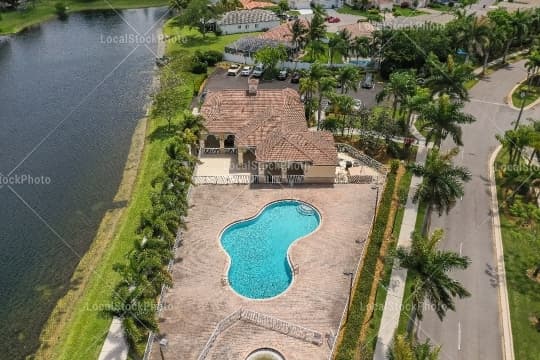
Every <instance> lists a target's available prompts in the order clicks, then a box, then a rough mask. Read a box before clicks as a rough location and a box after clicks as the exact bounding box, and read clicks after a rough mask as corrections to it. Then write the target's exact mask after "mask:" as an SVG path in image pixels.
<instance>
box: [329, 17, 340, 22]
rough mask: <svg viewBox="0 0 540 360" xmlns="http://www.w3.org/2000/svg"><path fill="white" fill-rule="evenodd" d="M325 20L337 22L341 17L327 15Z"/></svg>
mask: <svg viewBox="0 0 540 360" xmlns="http://www.w3.org/2000/svg"><path fill="white" fill-rule="evenodd" d="M326 21H327V22H329V23H338V22H340V21H341V19H340V18H338V17H337V16H327V17H326Z"/></svg>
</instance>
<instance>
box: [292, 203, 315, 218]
mask: <svg viewBox="0 0 540 360" xmlns="http://www.w3.org/2000/svg"><path fill="white" fill-rule="evenodd" d="M296 210H297V211H298V212H299V213H300V214H302V215H306V216H311V215H313V214H315V209H313V208H312V207H311V206H309V205H306V204H300V205H298V206H297V207H296Z"/></svg>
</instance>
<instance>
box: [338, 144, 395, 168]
mask: <svg viewBox="0 0 540 360" xmlns="http://www.w3.org/2000/svg"><path fill="white" fill-rule="evenodd" d="M336 149H337V151H338V152H343V153H347V154H349V155H350V156H351V157H353V158H355V159H356V160H358V161H360V162H362V163H364V164H365V165H367V166H369V167H371V168H374V169H375V170H377V171H378V172H380V173H381V174H383V175H385V176H386V174H387V173H388V169H387V168H386V166H384V165H383V164H381V163H380V162H378V161H377V160H375V159H373V158H371V157H369V156H367V155H366V154H364V153H363V152H361V151H360V150H357V149H355V148H353V147H352V146H351V145H349V144H343V143H336Z"/></svg>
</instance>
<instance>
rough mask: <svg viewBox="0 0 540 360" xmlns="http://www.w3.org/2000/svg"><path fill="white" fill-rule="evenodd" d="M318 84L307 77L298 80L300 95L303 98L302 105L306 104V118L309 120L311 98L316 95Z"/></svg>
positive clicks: (311, 106)
mask: <svg viewBox="0 0 540 360" xmlns="http://www.w3.org/2000/svg"><path fill="white" fill-rule="evenodd" d="M317 88H318V82H317V80H316V79H313V78H311V77H308V76H304V77H302V78H300V87H299V90H300V94H301V95H303V96H304V103H305V104H306V118H307V119H310V118H311V115H312V113H313V105H314V104H313V96H314V94H316V93H317Z"/></svg>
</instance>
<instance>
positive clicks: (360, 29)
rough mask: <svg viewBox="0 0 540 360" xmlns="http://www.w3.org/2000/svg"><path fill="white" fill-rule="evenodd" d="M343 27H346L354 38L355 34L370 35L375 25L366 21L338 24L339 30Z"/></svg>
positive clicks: (360, 35)
mask: <svg viewBox="0 0 540 360" xmlns="http://www.w3.org/2000/svg"><path fill="white" fill-rule="evenodd" d="M343 29H347V31H348V32H349V33H350V34H351V37H352V38H355V37H357V36H359V37H372V36H373V32H374V31H375V26H373V25H372V24H371V23H369V22H367V21H361V22H358V23H356V24H349V25H340V26H338V30H339V31H342V30H343Z"/></svg>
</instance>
